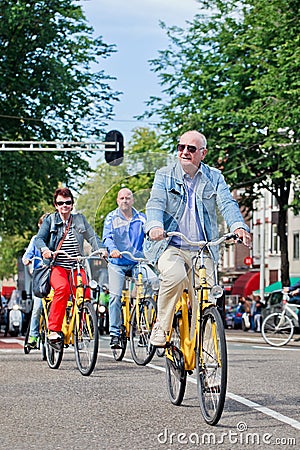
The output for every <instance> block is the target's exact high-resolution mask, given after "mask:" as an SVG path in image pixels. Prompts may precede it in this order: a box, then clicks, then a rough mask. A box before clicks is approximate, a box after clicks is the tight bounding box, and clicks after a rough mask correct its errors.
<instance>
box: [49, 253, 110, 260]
mask: <svg viewBox="0 0 300 450" xmlns="http://www.w3.org/2000/svg"><path fill="white" fill-rule="evenodd" d="M52 255H53V256H56V255H64V256H66V257H67V258H68V259H70V260H71V261H77V262H82V261H84V260H86V259H89V258H91V257H93V256H95V255H99V257H100V258H103V257H104V255H103V254H102V252H101V250H95V251H94V252H92V253H91V254H90V255H88V256H70V255H69V254H68V253H67V252H65V251H64V250H58V251H56V252H53V253H52Z"/></svg>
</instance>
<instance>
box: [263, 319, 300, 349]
mask: <svg viewBox="0 0 300 450" xmlns="http://www.w3.org/2000/svg"><path fill="white" fill-rule="evenodd" d="M261 333H262V336H263V338H264V340H265V341H266V343H267V344H269V345H272V346H273V347H281V346H282V345H286V344H287V343H288V342H289V341H290V340H291V338H292V336H293V333H294V326H293V322H292V321H291V319H290V318H289V317H287V316H286V315H283V314H282V313H273V314H270V315H269V316H267V317H266V318H265V320H264V321H263V323H262V327H261Z"/></svg>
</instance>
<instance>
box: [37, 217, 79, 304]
mask: <svg viewBox="0 0 300 450" xmlns="http://www.w3.org/2000/svg"><path fill="white" fill-rule="evenodd" d="M71 222H72V216H71V217H70V219H69V223H68V226H67V228H66V230H65V232H64V234H63V237H62V238H61V240H60V242H59V244H58V246H57V248H56V251H57V252H58V251H59V250H60V248H61V246H62V243H63V241H64V239H65V237H66V236H67V234H68V232H69V229H70V226H71ZM55 258H56V257H55ZM55 258H54V260H53V261H52V262H51V264H50V265H45V264H43V265H42V266H39V267H37V268H36V269H34V271H33V274H32V292H33V295H35V296H36V297H39V298H43V297H47V296H48V295H49V293H50V291H51V284H50V275H51V269H52V265H53V263H54V261H55Z"/></svg>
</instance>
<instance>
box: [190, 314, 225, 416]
mask: <svg viewBox="0 0 300 450" xmlns="http://www.w3.org/2000/svg"><path fill="white" fill-rule="evenodd" d="M200 333H201V335H200ZM200 347H201V348H200ZM196 375H197V391H198V398H199V403H200V409H201V413H202V416H203V418H204V420H205V422H206V423H208V424H209V425H216V424H217V423H218V421H219V420H220V417H221V415H222V412H223V409H224V403H225V396H226V388H227V348H226V340H225V331H224V325H223V321H222V318H221V316H220V313H219V311H218V310H217V309H216V308H215V307H209V308H207V309H206V310H205V311H204V313H203V320H202V322H201V329H200V330H199V333H198V342H197V348H196Z"/></svg>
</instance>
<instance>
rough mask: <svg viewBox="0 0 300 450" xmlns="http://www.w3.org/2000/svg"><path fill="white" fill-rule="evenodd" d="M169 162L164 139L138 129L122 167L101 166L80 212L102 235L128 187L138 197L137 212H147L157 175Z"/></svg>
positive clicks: (86, 190) (83, 196)
mask: <svg viewBox="0 0 300 450" xmlns="http://www.w3.org/2000/svg"><path fill="white" fill-rule="evenodd" d="M168 159H169V154H168V153H167V152H166V151H165V150H164V149H163V144H162V139H161V137H160V135H159V134H158V133H156V132H155V131H154V130H150V129H148V128H144V127H138V128H136V129H134V130H133V134H132V137H131V139H130V141H129V142H128V145H127V147H126V150H125V158H124V161H123V164H122V165H120V166H112V167H110V166H108V165H107V164H100V165H99V166H98V167H97V169H96V173H95V174H94V175H93V176H92V177H91V178H90V179H89V180H88V182H87V183H86V184H85V186H84V189H83V191H82V194H81V195H80V197H79V199H78V202H77V203H76V208H77V209H78V210H80V211H82V212H83V213H84V214H85V215H86V216H87V218H89V220H90V221H94V223H95V228H96V230H97V232H98V233H99V235H100V236H101V235H102V231H103V223H104V219H105V217H106V215H107V214H108V213H109V212H110V211H112V210H113V209H115V208H116V207H117V204H116V198H117V193H118V191H119V190H120V189H121V188H122V187H128V188H129V189H130V190H131V191H132V192H133V193H134V196H135V205H134V206H135V207H136V209H138V210H140V211H143V210H144V209H145V205H146V202H147V200H148V198H149V193H150V189H151V187H152V183H153V178H154V173H155V171H156V170H157V169H158V168H159V167H161V166H163V165H164V164H165V163H166V162H167V161H168Z"/></svg>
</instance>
